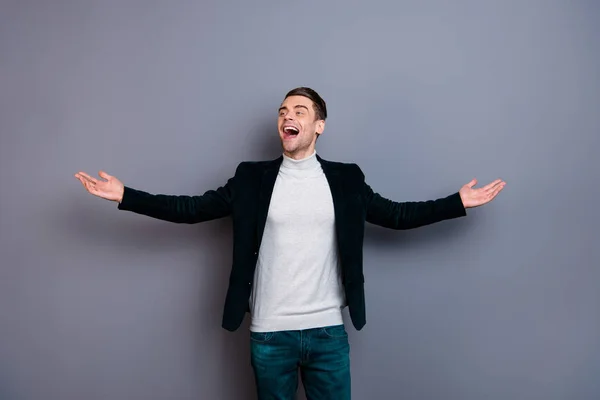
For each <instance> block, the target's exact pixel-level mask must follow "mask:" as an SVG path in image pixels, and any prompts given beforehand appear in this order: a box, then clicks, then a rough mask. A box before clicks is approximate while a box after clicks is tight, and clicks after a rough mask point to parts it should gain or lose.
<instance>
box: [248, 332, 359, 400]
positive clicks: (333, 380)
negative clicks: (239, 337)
mask: <svg viewBox="0 0 600 400" xmlns="http://www.w3.org/2000/svg"><path fill="white" fill-rule="evenodd" d="M250 342H251V347H250V355H251V364H252V369H253V371H254V378H255V381H256V389H257V392H258V398H259V400H293V399H295V398H296V391H297V390H298V370H300V374H301V377H302V384H303V386H304V392H305V393H306V398H307V399H308V400H330V399H331V400H334V399H335V400H349V399H350V345H349V343H348V334H347V332H346V330H345V329H344V325H335V326H327V327H323V328H314V329H305V330H300V331H278V332H262V333H257V332H250Z"/></svg>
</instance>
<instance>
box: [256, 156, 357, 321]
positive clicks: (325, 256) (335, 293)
mask: <svg viewBox="0 0 600 400" xmlns="http://www.w3.org/2000/svg"><path fill="white" fill-rule="evenodd" d="M344 306H345V296H344V291H343V286H342V283H341V278H340V271H339V262H338V249H337V238H336V234H335V217H334V209H333V199H332V197H331V190H330V189H329V184H328V182H327V178H326V177H325V175H324V173H323V170H322V169H321V163H319V160H317V158H316V153H313V154H312V155H311V156H309V157H307V158H304V159H302V160H294V159H292V158H289V157H287V156H285V155H284V156H283V162H282V164H281V167H280V169H279V174H278V175H277V179H276V181H275V187H274V189H273V195H272V198H271V203H270V205H269V212H268V215H267V221H266V225H265V230H264V234H263V238H262V244H261V247H260V252H259V254H258V263H257V266H256V272H255V275H254V286H253V289H252V295H251V297H250V311H251V318H252V319H251V320H252V322H251V325H250V330H251V331H254V332H269V331H281V330H298V329H310V328H316V327H322V326H328V325H337V324H342V323H343V320H342V308H343V307H344Z"/></svg>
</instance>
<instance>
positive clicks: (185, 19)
mask: <svg viewBox="0 0 600 400" xmlns="http://www.w3.org/2000/svg"><path fill="white" fill-rule="evenodd" d="M599 21H600V3H598V2H596V1H566V0H565V1H533V0H531V1H522V0H519V1H517V0H515V1H499V0H498V1H462V2H445V1H438V2H434V1H413V2H408V1H388V2H384V1H376V0H372V1H368V2H360V4H352V3H349V2H347V1H338V2H314V3H312V2H282V1H278V2H275V1H267V0H263V1H253V2H245V1H242V0H238V1H235V2H220V3H219V2H217V1H211V2H208V1H203V2H192V1H116V0H111V1H106V0H102V1H100V0H97V1H52V2H50V1H41V0H40V1H20V0H13V1H6V0H5V1H3V2H2V7H1V8H0V132H1V136H0V140H1V142H0V179H1V186H0V187H1V189H2V192H1V197H0V199H1V200H0V201H1V203H0V206H1V208H0V211H1V232H0V233H1V259H0V262H1V269H0V318H1V330H0V390H1V393H0V398H2V399H11V400H12V399H52V400H54V399H56V400H63V399H65V400H70V399H74V400H75V399H86V400H96V399H110V400H117V399H253V398H254V397H255V395H254V384H253V381H252V374H251V369H250V366H249V351H248V341H249V339H248V330H247V327H248V321H247V319H246V321H245V322H244V325H243V327H242V328H241V329H240V330H239V331H237V332H235V333H229V332H227V331H225V330H223V329H221V328H220V323H221V311H222V305H223V300H224V296H225V290H226V285H227V278H228V273H229V266H230V263H231V239H232V235H231V225H230V221H229V220H227V219H225V220H219V221H213V222H209V223H204V224H200V225H192V226H183V225H175V224H170V223H166V222H161V221H157V220H152V219H149V218H145V217H141V216H137V215H135V214H131V213H126V212H119V211H118V210H117V209H116V205H115V204H114V203H111V202H107V201H104V200H101V199H98V198H95V197H93V196H90V195H89V194H87V193H86V192H85V191H84V189H83V188H82V187H81V186H80V184H79V182H77V181H76V180H75V178H74V177H73V174H74V173H75V172H77V171H79V170H83V171H87V172H89V173H91V174H94V175H95V174H96V173H97V171H98V170H99V169H104V170H106V171H107V172H108V173H110V174H113V175H115V176H117V177H118V178H119V179H121V180H122V181H123V182H125V183H126V184H127V185H131V186H133V187H135V188H139V189H143V190H147V191H150V192H154V193H172V194H194V193H202V192H204V191H205V190H207V189H212V188H216V187H218V186H219V185H221V184H223V183H224V182H225V181H226V179H227V178H229V177H230V176H231V175H232V174H233V172H234V170H235V167H236V165H237V164H238V162H240V161H242V160H260V159H267V158H275V157H277V156H278V155H279V154H280V147H279V142H278V138H277V136H276V112H277V111H276V110H277V107H278V105H279V103H280V101H281V100H282V97H283V95H284V94H285V92H286V91H287V90H289V89H291V88H293V87H295V86H299V85H308V86H311V87H313V88H315V89H317V90H318V91H319V92H320V93H321V94H322V95H323V97H324V98H325V99H326V101H327V102H328V105H329V111H330V119H329V121H328V124H327V128H326V130H325V134H324V135H323V137H322V138H321V139H320V140H319V145H318V151H319V154H320V155H321V156H323V157H324V158H327V159H331V160H339V161H352V162H357V163H358V164H359V165H360V166H361V167H362V169H363V171H364V172H365V174H366V176H367V179H368V182H369V183H370V184H371V185H372V186H373V187H374V188H375V189H376V190H377V191H379V192H380V193H381V194H382V195H385V196H387V197H389V198H392V199H394V200H414V199H417V200H423V199H429V198H436V197H441V196H445V195H447V194H450V193H452V192H454V191H456V190H458V189H459V188H460V187H461V186H462V185H463V184H465V183H467V182H468V181H469V180H470V179H471V178H473V177H476V178H478V179H479V182H480V183H481V184H484V183H487V182H489V181H491V180H493V179H495V178H497V177H501V178H503V179H505V180H506V181H507V182H508V185H507V187H506V189H505V190H504V192H502V194H501V195H500V197H499V198H498V199H497V200H495V201H494V202H492V203H491V204H489V205H487V206H485V207H482V208H478V209H474V210H471V211H470V212H469V216H468V217H467V218H464V219H461V220H454V221H447V222H443V223H440V224H437V225H433V226H429V227H425V228H421V229H417V230H413V231H407V232H392V231H388V230H385V229H382V228H377V227H372V226H369V227H368V231H367V238H366V242H365V275H366V290H367V307H368V309H367V320H368V322H367V326H366V327H365V329H364V330H363V331H361V332H356V331H355V330H354V329H353V328H351V327H349V328H348V329H349V334H350V341H351V346H352V351H351V357H352V363H353V364H352V374H353V393H354V398H356V399H400V398H402V399H427V400H429V399H465V400H468V399H502V400H504V399H569V400H573V399H598V398H599V397H600V380H599V379H598V374H599V373H600V312H598V304H599V302H600V290H599V289H600V279H599V278H600V272H599V268H598V267H599V266H600V250H599V246H598V245H597V244H596V245H595V243H594V242H595V241H596V240H595V239H596V237H597V233H596V232H597V227H598V222H599V211H598V206H597V204H596V203H597V201H598V198H599V194H600V193H599V190H598V179H597V178H598V171H600V161H599V157H598V156H597V152H598V148H599V145H600V137H599V130H600V116H599V115H600V113H599V110H600V79H599V72H598V71H600V52H599V50H600V44H599V43H600V23H599ZM345 317H346V320H348V319H347V315H346V316H345Z"/></svg>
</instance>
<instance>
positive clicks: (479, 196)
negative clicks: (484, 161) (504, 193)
mask: <svg viewBox="0 0 600 400" xmlns="http://www.w3.org/2000/svg"><path fill="white" fill-rule="evenodd" d="M476 184H477V179H473V180H472V181H471V182H469V183H467V184H466V185H464V186H463V187H462V188H461V189H460V190H459V192H458V193H459V194H460V198H461V200H462V202H463V206H464V207H465V208H471V207H478V206H482V205H484V204H486V203H489V202H490V201H492V200H493V199H494V197H496V196H497V195H498V193H500V191H501V190H502V189H504V186H505V185H506V182H504V181H503V180H502V179H496V180H495V181H493V182H492V183H489V184H487V185H485V186H484V187H482V188H478V189H473V186H475V185H476Z"/></svg>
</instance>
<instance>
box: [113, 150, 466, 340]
mask: <svg viewBox="0 0 600 400" xmlns="http://www.w3.org/2000/svg"><path fill="white" fill-rule="evenodd" d="M317 159H318V160H319V162H320V163H321V166H322V168H323V172H324V173H325V176H326V177H327V180H328V182H329V186H330V188H331V194H332V197H333V203H334V209H335V221H336V222H335V225H336V232H337V243H338V247H339V257H340V262H341V272H342V282H343V284H344V290H345V294H346V301H347V305H348V308H349V312H350V318H351V320H352V323H353V325H354V327H355V328H356V329H357V330H360V329H362V328H363V326H364V325H365V323H366V310H365V293H364V275H363V238H364V228H365V221H366V222H369V223H372V224H376V225H379V226H383V227H386V228H390V229H411V228H417V227H420V226H423V225H428V224H432V223H435V222H439V221H442V220H447V219H451V218H457V217H462V216H465V215H466V212H465V208H464V207H463V204H462V201H461V199H460V195H459V194H458V192H456V193H454V194H452V195H450V196H448V197H445V198H440V199H437V200H428V201H412V202H395V201H392V200H389V199H386V198H384V197H382V196H380V195H379V194H378V193H375V192H374V191H373V190H372V189H371V187H370V186H369V185H368V184H367V183H366V182H365V176H364V174H363V173H362V171H361V170H360V168H359V167H358V165H356V164H350V163H339V162H332V161H326V160H324V159H322V158H321V157H319V156H317ZM282 160H283V157H282V156H281V157H279V158H277V159H275V160H271V161H260V162H242V163H240V164H239V165H238V167H237V169H236V171H235V174H234V176H233V177H232V178H230V179H229V180H228V181H227V183H226V184H225V185H223V186H222V187H220V188H218V189H216V190H209V191H207V192H205V193H204V194H202V195H198V196H177V195H165V194H150V193H147V192H143V191H140V190H136V189H133V188H131V187H125V192H124V195H123V199H122V201H121V203H119V206H118V208H119V209H121V210H128V211H132V212H135V213H138V214H142V215H147V216H150V217H153V218H158V219H161V220H165V221H171V222H175V223H186V224H193V223H198V222H203V221H210V220H214V219H216V218H223V217H227V216H229V217H231V218H232V221H233V265H232V268H231V273H230V278H229V288H228V290H227V295H226V297H225V306H224V311H223V321H222V326H223V328H225V329H227V330H229V331H235V330H236V329H237V328H238V327H239V326H240V324H241V323H242V321H243V319H244V315H245V313H246V312H248V311H249V310H248V304H249V297H250V292H251V289H252V283H253V278H254V270H255V268H256V262H257V259H258V251H259V249H260V244H261V239H262V235H263V231H264V227H265V222H266V219H267V212H268V209H269V202H270V200H271V194H272V192H273V187H274V184H275V179H276V178H277V173H278V171H279V166H280V164H281V162H282Z"/></svg>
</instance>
